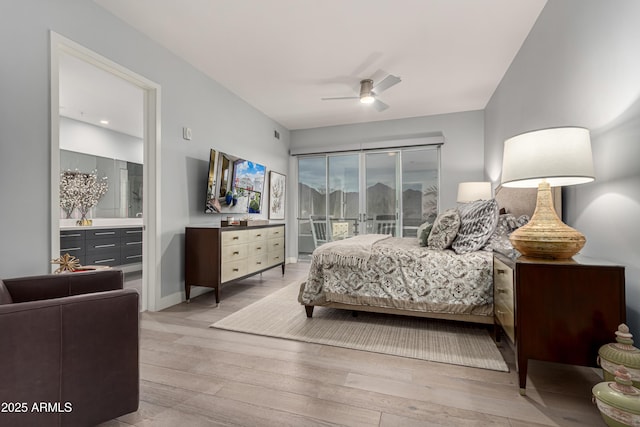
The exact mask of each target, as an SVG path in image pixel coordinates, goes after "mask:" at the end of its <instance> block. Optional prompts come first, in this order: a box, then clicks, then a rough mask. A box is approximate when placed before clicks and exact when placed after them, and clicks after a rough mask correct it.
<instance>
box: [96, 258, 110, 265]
mask: <svg viewBox="0 0 640 427" xmlns="http://www.w3.org/2000/svg"><path fill="white" fill-rule="evenodd" d="M111 261H115V258H109V259H99V260H97V261H94V263H96V264H102V263H103V262H111Z"/></svg>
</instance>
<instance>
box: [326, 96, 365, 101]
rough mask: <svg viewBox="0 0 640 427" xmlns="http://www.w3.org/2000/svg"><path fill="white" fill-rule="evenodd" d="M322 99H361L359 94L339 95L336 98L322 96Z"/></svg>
mask: <svg viewBox="0 0 640 427" xmlns="http://www.w3.org/2000/svg"><path fill="white" fill-rule="evenodd" d="M320 99H321V100H322V101H334V100H336V99H360V97H359V96H338V97H334V98H320Z"/></svg>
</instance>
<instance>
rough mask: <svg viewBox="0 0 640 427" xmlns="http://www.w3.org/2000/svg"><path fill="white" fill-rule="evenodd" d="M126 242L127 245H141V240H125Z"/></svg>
mask: <svg viewBox="0 0 640 427" xmlns="http://www.w3.org/2000/svg"><path fill="white" fill-rule="evenodd" d="M126 244H127V246H129V245H141V244H142V242H127V243H126Z"/></svg>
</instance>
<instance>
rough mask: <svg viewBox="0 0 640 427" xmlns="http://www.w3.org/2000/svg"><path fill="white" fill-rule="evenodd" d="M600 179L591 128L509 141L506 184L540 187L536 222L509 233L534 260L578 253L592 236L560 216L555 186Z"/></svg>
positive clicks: (505, 158) (548, 131) (545, 131)
mask: <svg viewBox="0 0 640 427" xmlns="http://www.w3.org/2000/svg"><path fill="white" fill-rule="evenodd" d="M594 179H595V178H594V173H593V158H592V155H591V139H590V137H589V130H588V129H585V128H580V127H562V128H552V129H542V130H537V131H531V132H526V133H523V134H521V135H517V136H514V137H512V138H509V139H507V140H506V141H505V142H504V156H503V158H502V185H503V186H505V187H519V188H525V187H536V186H537V187H538V195H537V201H536V209H535V212H534V213H533V216H532V217H531V220H530V221H529V222H528V223H527V224H526V225H524V226H522V227H520V228H518V229H517V230H515V231H514V232H513V233H511V235H510V236H509V240H510V241H511V243H512V244H513V246H514V247H515V248H516V249H517V250H518V251H519V252H520V253H521V254H522V255H524V256H528V257H533V258H558V259H568V258H571V257H572V256H573V255H575V254H576V253H578V251H580V249H582V247H583V246H584V244H585V242H586V239H585V237H584V235H583V234H582V233H580V232H579V231H578V230H575V229H573V228H571V227H569V226H568V225H566V224H564V223H563V222H562V220H561V219H560V218H559V217H558V215H557V214H556V211H555V210H554V208H553V201H552V197H551V186H554V187H555V186H562V185H574V184H583V183H586V182H591V181H593V180H594Z"/></svg>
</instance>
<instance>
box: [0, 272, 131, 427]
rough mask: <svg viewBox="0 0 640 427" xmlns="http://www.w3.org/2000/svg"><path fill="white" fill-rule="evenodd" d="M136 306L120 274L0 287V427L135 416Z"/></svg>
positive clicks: (80, 275)
mask: <svg viewBox="0 0 640 427" xmlns="http://www.w3.org/2000/svg"><path fill="white" fill-rule="evenodd" d="M138 300H139V297H138V293H137V292H136V291H135V290H133V289H123V273H122V271H120V270H102V271H92V272H79V273H68V274H51V275H43V276H33V277H24V278H17V279H5V280H2V281H0V404H2V405H4V406H3V407H2V408H0V425H3V426H4V425H6V426H9V425H10V426H36V425H37V426H93V425H96V424H99V423H101V422H103V421H107V420H110V419H113V418H116V417H118V416H120V415H124V414H127V413H129V412H133V411H136V410H137V409H138V402H139V390H140V388H139V353H138V346H139V341H138V338H139V308H138Z"/></svg>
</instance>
